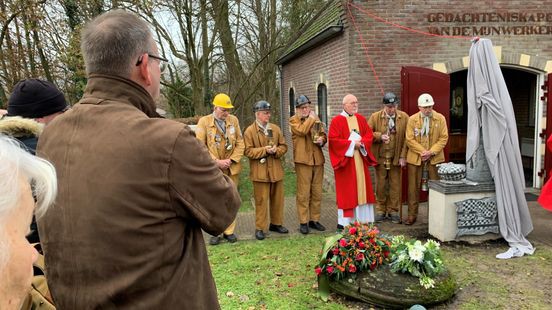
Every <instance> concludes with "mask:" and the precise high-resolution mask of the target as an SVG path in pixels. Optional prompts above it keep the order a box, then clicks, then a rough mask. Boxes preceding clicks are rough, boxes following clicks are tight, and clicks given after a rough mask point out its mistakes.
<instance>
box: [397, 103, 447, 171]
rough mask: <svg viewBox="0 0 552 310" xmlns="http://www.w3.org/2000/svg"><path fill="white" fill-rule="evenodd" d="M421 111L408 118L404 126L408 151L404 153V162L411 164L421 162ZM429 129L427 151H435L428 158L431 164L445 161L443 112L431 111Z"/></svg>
mask: <svg viewBox="0 0 552 310" xmlns="http://www.w3.org/2000/svg"><path fill="white" fill-rule="evenodd" d="M421 115H422V112H418V113H416V114H414V115H412V116H410V118H409V119H408V125H407V126H406V143H407V145H408V152H407V153H406V162H407V163H409V164H411V165H416V166H420V165H421V164H422V157H421V154H422V152H423V151H424V150H425V148H424V147H423V146H422V145H421V135H420V132H421V128H422V124H423V120H422V116H421ZM429 126H430V129H429V151H432V152H434V153H435V156H432V157H431V159H430V164H431V165H436V164H439V163H442V162H444V161H445V152H444V151H443V149H444V148H445V146H446V145H447V142H448V128H447V121H446V119H445V117H444V116H443V114H440V113H438V112H436V111H433V112H432V116H431V121H430V124H429Z"/></svg>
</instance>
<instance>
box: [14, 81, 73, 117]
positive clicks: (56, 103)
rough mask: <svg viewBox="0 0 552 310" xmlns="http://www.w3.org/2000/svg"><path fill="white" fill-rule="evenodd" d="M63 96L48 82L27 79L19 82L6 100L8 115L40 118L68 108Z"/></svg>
mask: <svg viewBox="0 0 552 310" xmlns="http://www.w3.org/2000/svg"><path fill="white" fill-rule="evenodd" d="M68 107H69V106H68V105H67V102H66V101H65V97H64V96H63V94H62V93H61V92H60V91H59V89H57V87H56V86H55V85H54V84H52V83H51V82H48V81H43V80H39V79H27V80H22V81H19V82H18V83H17V84H15V87H14V88H13V91H12V94H11V96H10V99H9V100H8V115H9V116H21V117H24V118H40V117H44V116H48V115H50V114H54V113H57V112H61V111H64V110H66V109H67V108H68Z"/></svg>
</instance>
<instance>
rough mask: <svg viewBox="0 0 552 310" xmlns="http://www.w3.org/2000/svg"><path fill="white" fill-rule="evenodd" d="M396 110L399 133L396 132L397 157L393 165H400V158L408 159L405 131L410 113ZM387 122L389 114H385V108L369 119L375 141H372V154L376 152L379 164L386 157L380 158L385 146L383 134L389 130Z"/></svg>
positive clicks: (396, 124)
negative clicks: (382, 139)
mask: <svg viewBox="0 0 552 310" xmlns="http://www.w3.org/2000/svg"><path fill="white" fill-rule="evenodd" d="M395 111H396V112H395V114H396V115H397V116H396V117H395V129H396V131H397V133H396V134H395V138H396V139H397V140H396V142H395V157H394V158H393V165H394V166H398V165H399V158H404V159H406V150H407V146H406V141H405V133H406V124H407V123H408V114H406V113H405V112H403V111H400V110H395ZM387 123H388V120H387V116H386V115H385V111H383V110H380V111H377V112H374V113H372V115H370V118H369V119H368V125H370V128H372V131H373V132H374V141H373V142H372V154H374V157H375V158H376V161H377V162H378V163H379V164H382V163H383V161H384V159H383V158H380V157H379V156H380V153H381V148H382V147H383V146H384V144H383V142H382V141H381V135H382V134H383V133H386V132H387Z"/></svg>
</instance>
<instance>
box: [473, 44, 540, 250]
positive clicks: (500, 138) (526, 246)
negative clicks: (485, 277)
mask: <svg viewBox="0 0 552 310" xmlns="http://www.w3.org/2000/svg"><path fill="white" fill-rule="evenodd" d="M467 88H468V98H467V99H468V135H467V146H466V161H469V160H470V159H471V158H472V156H474V155H475V152H476V150H477V147H478V146H479V139H480V131H481V133H482V134H481V136H482V139H483V147H484V150H485V155H486V158H487V162H488V164H489V168H490V170H491V173H492V176H493V179H494V183H495V191H496V203H497V209H498V225H499V227H500V234H501V235H502V237H503V238H504V239H505V240H506V241H507V242H508V244H509V246H510V248H509V249H508V251H506V252H504V253H501V254H498V255H497V258H501V259H505V258H511V257H519V256H523V255H524V254H533V252H534V251H535V249H534V248H533V246H532V245H531V243H530V242H529V241H528V240H527V239H526V238H525V237H526V236H527V235H528V234H529V233H530V232H531V231H532V230H533V222H532V220H531V215H530V214H529V208H528V206H527V200H526V199H525V192H524V189H525V178H524V175H523V166H522V163H521V154H520V149H519V142H518V134H517V126H516V120H515V115H514V108H513V106H512V100H511V99H510V94H509V93H508V89H507V88H506V83H505V82H504V77H503V76H502V72H501V71H500V66H499V65H498V61H497V59H496V56H495V54H494V52H493V48H492V43H491V41H490V40H488V39H480V40H478V41H475V42H474V43H473V44H472V46H471V49H470V65H469V68H468V79H467Z"/></svg>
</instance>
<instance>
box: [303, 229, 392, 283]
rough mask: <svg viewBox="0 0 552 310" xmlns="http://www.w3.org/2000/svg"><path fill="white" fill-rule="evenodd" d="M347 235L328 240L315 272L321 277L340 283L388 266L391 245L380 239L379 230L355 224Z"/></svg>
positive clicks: (347, 231)
mask: <svg viewBox="0 0 552 310" xmlns="http://www.w3.org/2000/svg"><path fill="white" fill-rule="evenodd" d="M343 232H344V233H343V234H338V235H336V236H334V237H331V238H328V239H327V240H326V244H325V246H324V248H323V250H322V253H321V254H322V256H321V260H320V263H319V264H318V266H316V268H315V269H314V271H315V272H316V274H317V275H318V276H320V275H322V274H326V275H328V276H329V277H331V278H332V279H337V280H339V279H342V278H344V277H345V276H347V275H354V274H356V273H358V272H360V271H363V270H368V269H370V270H374V269H375V268H376V267H377V266H379V265H382V264H384V263H385V262H387V260H388V257H389V254H390V250H391V242H389V240H387V239H386V238H383V237H380V236H379V230H378V228H377V227H370V226H368V225H366V224H361V223H360V222H354V223H353V224H351V225H349V226H346V227H345V228H344V229H343ZM328 243H329V246H327V245H328Z"/></svg>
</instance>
